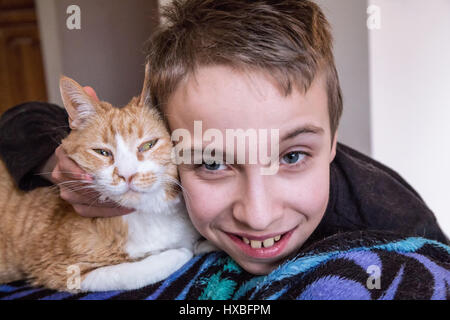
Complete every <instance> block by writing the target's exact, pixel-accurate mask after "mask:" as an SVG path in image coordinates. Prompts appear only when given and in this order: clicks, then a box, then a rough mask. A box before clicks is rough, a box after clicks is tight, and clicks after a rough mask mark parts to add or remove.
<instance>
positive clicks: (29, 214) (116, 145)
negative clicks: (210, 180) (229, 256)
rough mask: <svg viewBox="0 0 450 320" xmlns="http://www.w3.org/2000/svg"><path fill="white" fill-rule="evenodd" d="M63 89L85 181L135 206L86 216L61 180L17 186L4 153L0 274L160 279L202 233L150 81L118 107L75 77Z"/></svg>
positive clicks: (85, 285)
mask: <svg viewBox="0 0 450 320" xmlns="http://www.w3.org/2000/svg"><path fill="white" fill-rule="evenodd" d="M146 74H148V72H146ZM145 83H146V82H145ZM60 88H61V95H62V98H63V101H64V106H65V108H66V110H67V112H68V114H69V121H70V127H71V128H72V131H71V133H70V134H69V135H68V136H67V137H66V138H65V139H64V140H63V141H62V145H63V148H64V150H65V152H66V153H67V155H68V156H69V157H70V158H71V159H73V160H74V161H75V162H77V163H78V165H79V166H80V167H81V168H83V169H84V170H85V171H86V172H87V173H89V174H90V175H92V177H93V182H92V183H91V184H86V186H85V188H88V190H96V191H97V192H100V193H101V195H102V197H101V198H102V199H106V198H108V199H110V200H113V201H115V202H117V203H118V204H120V205H122V206H125V207H129V208H135V209H136V211H135V212H133V213H131V214H129V215H125V216H122V217H113V218H85V217H81V216H79V215H78V214H77V213H76V212H75V211H74V210H73V208H72V206H71V205H69V204H68V203H66V202H65V201H64V200H62V199H61V198H60V197H59V193H58V191H57V190H56V189H55V188H51V187H50V188H38V189H35V190H33V191H31V192H22V191H20V190H18V189H17V188H16V187H15V186H14V184H13V181H12V179H11V177H10V176H9V174H8V173H7V170H6V168H5V166H4V164H3V163H2V162H1V161H0V283H5V282H10V281H13V280H18V279H24V278H26V279H29V280H30V282H31V283H32V284H33V285H43V286H46V287H48V288H51V289H57V290H63V291H68V290H70V291H78V290H81V291H103V290H119V289H136V288H139V287H142V286H145V285H148V284H151V283H154V282H157V281H160V280H163V279H164V278H166V277H167V276H169V275H170V274H171V273H173V272H174V271H176V270H177V269H178V268H180V267H181V266H182V265H183V264H185V263H186V262H187V261H188V260H189V259H190V258H191V257H192V255H193V247H194V243H195V242H196V241H197V240H198V239H199V238H200V236H199V234H198V233H197V232H196V230H195V229H194V227H193V226H192V224H191V222H190V220H189V217H188V215H187V213H186V209H185V206H184V202H183V201H182V197H181V192H180V191H179V189H178V187H177V178H178V177H177V170H176V166H175V164H174V163H173V162H172V161H171V150H172V143H171V139H170V135H169V133H168V131H167V130H166V128H165V126H164V123H163V121H162V120H161V118H160V116H159V115H158V113H157V112H156V110H155V109H154V108H151V107H150V106H148V105H147V103H146V99H145V98H146V96H147V93H146V90H145V84H144V90H143V92H142V93H141V96H140V98H138V97H135V98H133V99H132V100H131V101H130V103H129V104H128V105H127V106H125V107H123V108H121V109H119V108H114V107H113V106H111V105H110V104H109V103H107V102H96V101H94V100H93V99H91V97H89V96H88V95H87V94H86V93H85V92H84V90H83V89H82V87H81V86H80V85H79V84H78V83H76V82H75V81H73V80H71V79H69V78H66V77H62V78H61V81H60ZM68 184H69V185H70V182H68ZM89 188H90V189H89ZM93 200H94V199H93ZM77 274H79V277H78V280H79V281H78V283H79V285H78V286H77V285H76V284H77V282H76V281H75V282H73V281H74V278H73V277H74V276H77ZM75 280H76V278H75ZM74 284H75V285H74Z"/></svg>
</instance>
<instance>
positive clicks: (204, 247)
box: [194, 240, 220, 255]
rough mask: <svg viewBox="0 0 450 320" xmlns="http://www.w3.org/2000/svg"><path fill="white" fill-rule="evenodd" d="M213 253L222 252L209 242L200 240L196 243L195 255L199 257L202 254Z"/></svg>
mask: <svg viewBox="0 0 450 320" xmlns="http://www.w3.org/2000/svg"><path fill="white" fill-rule="evenodd" d="M213 251H220V249H219V248H217V247H216V246H215V245H213V244H212V243H211V242H210V241H208V240H199V241H197V242H196V243H195V246H194V255H199V254H202V253H208V252H213Z"/></svg>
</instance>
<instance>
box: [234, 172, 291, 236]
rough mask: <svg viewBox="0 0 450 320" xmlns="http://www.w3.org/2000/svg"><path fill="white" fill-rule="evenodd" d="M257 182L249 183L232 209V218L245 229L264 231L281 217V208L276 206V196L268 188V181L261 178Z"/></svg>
mask: <svg viewBox="0 0 450 320" xmlns="http://www.w3.org/2000/svg"><path fill="white" fill-rule="evenodd" d="M261 177H262V178H261V179H258V181H249V182H248V183H247V187H246V190H245V192H242V193H241V194H242V196H241V197H240V200H239V201H237V202H236V203H235V205H234V207H233V216H234V218H235V219H236V220H238V221H239V222H241V223H242V224H244V225H245V226H246V227H248V228H250V229H252V230H256V231H264V230H268V228H269V227H270V226H271V225H272V224H273V223H274V222H275V221H277V220H278V219H279V218H280V217H281V215H282V210H283V209H282V206H279V205H278V200H277V195H276V193H274V192H271V190H269V188H267V187H268V183H269V181H268V179H265V178H264V176H261Z"/></svg>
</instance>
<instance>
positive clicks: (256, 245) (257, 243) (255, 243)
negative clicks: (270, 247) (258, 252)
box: [250, 240, 262, 249]
mask: <svg viewBox="0 0 450 320" xmlns="http://www.w3.org/2000/svg"><path fill="white" fill-rule="evenodd" d="M261 244H262V242H261V241H257V240H250V246H251V247H252V248H253V249H259V248H261Z"/></svg>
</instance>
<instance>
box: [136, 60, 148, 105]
mask: <svg viewBox="0 0 450 320" xmlns="http://www.w3.org/2000/svg"><path fill="white" fill-rule="evenodd" d="M149 81H150V65H149V63H148V62H147V64H146V65H145V76H144V84H143V86H142V92H141V97H140V99H139V105H140V106H144V105H147V104H148V103H149V101H148V99H149V98H150V97H149V95H150V88H149V85H150V83H149Z"/></svg>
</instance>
